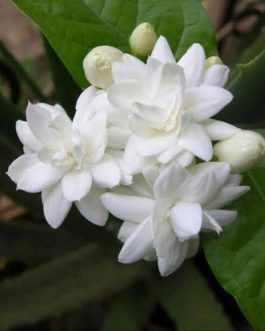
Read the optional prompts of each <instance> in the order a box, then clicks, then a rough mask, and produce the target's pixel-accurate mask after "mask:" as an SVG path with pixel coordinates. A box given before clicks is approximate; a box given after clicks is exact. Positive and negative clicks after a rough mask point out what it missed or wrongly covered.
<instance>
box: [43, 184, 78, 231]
mask: <svg viewBox="0 0 265 331" xmlns="http://www.w3.org/2000/svg"><path fill="white" fill-rule="evenodd" d="M41 199H42V204H43V210H44V215H45V218H46V220H47V222H48V223H49V225H50V226H51V227H52V228H54V229H57V228H58V227H59V226H60V225H61V224H62V222H63V221H64V219H65V218H66V216H67V214H68V212H69V210H70V208H71V206H72V202H70V201H68V200H67V199H66V198H65V197H64V195H63V192H62V188H61V185H60V183H58V184H56V185H54V186H51V187H49V188H48V189H45V190H43V191H42V195H41Z"/></svg>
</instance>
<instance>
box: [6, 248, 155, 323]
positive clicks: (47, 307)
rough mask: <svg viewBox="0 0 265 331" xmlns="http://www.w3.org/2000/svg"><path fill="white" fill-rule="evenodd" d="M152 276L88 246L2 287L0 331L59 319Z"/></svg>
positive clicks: (7, 282)
mask: <svg viewBox="0 0 265 331" xmlns="http://www.w3.org/2000/svg"><path fill="white" fill-rule="evenodd" d="M149 272H150V271H149V269H148V267H147V265H146V264H145V265H142V264H140V263H139V264H137V265H133V266H126V265H121V264H118V263H117V262H115V259H114V257H113V256H111V257H110V258H108V257H107V256H104V255H103V254H102V252H101V251H100V250H99V249H98V248H96V247H95V246H93V245H91V244H89V245H87V246H85V247H83V248H81V249H79V250H76V251H75V252H73V253H72V254H70V255H68V256H66V257H64V258H60V259H58V260H55V261H53V262H50V263H47V264H45V265H43V266H40V267H38V268H36V269H35V270H32V271H28V272H25V273H24V274H23V275H22V276H20V277H16V278H13V279H10V280H6V281H4V282H3V283H2V284H0V297H1V301H0V329H7V328H11V327H14V326H18V325H24V324H28V323H33V322H35V321H37V320H39V319H44V318H47V317H51V316H59V315H60V314H62V313H63V312H66V311H69V310H71V309H76V308H78V307H80V306H81V305H82V304H84V303H86V302H89V301H93V300H96V299H101V298H103V296H105V295H109V294H113V293H115V292H116V291H117V290H120V289H122V288H124V287H125V286H128V285H129V284H131V283H133V282H134V281H135V280H136V279H139V278H143V277H146V276H147V275H148V274H149Z"/></svg>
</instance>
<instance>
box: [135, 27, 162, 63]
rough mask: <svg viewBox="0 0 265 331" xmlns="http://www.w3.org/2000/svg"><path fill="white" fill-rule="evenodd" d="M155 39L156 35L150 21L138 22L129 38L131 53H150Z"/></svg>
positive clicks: (145, 54)
mask: <svg viewBox="0 0 265 331" xmlns="http://www.w3.org/2000/svg"><path fill="white" fill-rule="evenodd" d="M156 41H157V35H156V33H155V29H154V27H153V25H151V24H150V23H141V24H139V25H138V26H137V27H136V28H135V29H134V30H133V33H132V34H131V37H130V40H129V42H130V47H131V50H132V53H133V54H134V55H138V56H143V57H144V56H148V55H149V54H151V52H152V50H153V48H154V46H155V43H156Z"/></svg>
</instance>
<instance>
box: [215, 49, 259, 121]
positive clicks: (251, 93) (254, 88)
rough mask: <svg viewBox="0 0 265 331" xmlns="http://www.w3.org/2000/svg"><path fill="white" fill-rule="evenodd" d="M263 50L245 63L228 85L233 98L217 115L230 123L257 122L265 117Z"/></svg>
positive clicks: (239, 67)
mask: <svg viewBox="0 0 265 331" xmlns="http://www.w3.org/2000/svg"><path fill="white" fill-rule="evenodd" d="M264 86H265V50H264V51H263V52H262V53H260V55H258V56H257V57H256V58H254V59H253V60H251V61H250V62H248V63H246V64H239V65H238V73H237V74H236V76H235V77H234V79H233V80H232V81H231V83H230V84H229V85H228V89H229V90H230V91H231V92H232V94H233V95H234V100H233V101H232V102H231V103H230V104H229V105H228V106H227V107H226V108H225V110H224V111H223V112H221V113H220V115H219V116H218V118H219V119H221V120H225V121H229V122H231V123H258V122H260V121H264V119H265V93H264Z"/></svg>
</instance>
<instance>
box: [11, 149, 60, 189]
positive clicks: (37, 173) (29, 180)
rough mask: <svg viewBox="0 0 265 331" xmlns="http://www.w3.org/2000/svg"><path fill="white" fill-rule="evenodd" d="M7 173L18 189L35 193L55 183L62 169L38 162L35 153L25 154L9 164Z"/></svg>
mask: <svg viewBox="0 0 265 331" xmlns="http://www.w3.org/2000/svg"><path fill="white" fill-rule="evenodd" d="M7 174H8V175H9V177H10V178H11V179H12V180H13V181H14V182H16V183H17V189H18V190H23V191H26V192H29V193H37V192H40V191H41V190H43V189H45V188H47V187H49V186H52V185H53V184H55V183H56V182H57V181H58V180H59V179H60V178H61V176H62V175H63V171H62V170H61V169H59V168H54V167H53V166H51V165H50V164H46V163H42V162H40V161H39V160H38V159H37V157H36V155H35V154H25V155H22V156H20V157H19V158H18V159H16V160H15V161H14V162H13V163H12V164H11V165H10V166H9V168H8V172H7Z"/></svg>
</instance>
